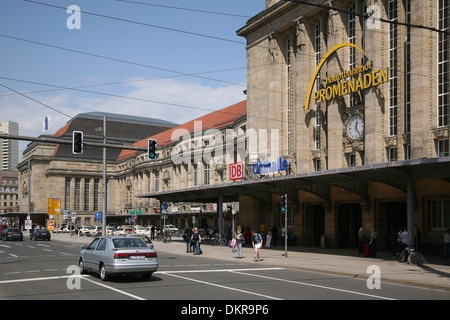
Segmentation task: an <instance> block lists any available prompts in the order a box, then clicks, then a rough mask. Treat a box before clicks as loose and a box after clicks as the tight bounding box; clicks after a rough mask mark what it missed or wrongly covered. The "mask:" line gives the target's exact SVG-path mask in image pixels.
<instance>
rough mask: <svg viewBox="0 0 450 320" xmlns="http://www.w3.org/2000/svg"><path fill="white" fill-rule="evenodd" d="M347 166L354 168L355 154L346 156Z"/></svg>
mask: <svg viewBox="0 0 450 320" xmlns="http://www.w3.org/2000/svg"><path fill="white" fill-rule="evenodd" d="M348 166H349V167H356V154H354V153H352V154H349V155H348Z"/></svg>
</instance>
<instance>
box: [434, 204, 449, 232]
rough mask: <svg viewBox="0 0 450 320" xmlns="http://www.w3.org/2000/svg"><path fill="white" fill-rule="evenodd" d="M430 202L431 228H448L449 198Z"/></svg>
mask: <svg viewBox="0 0 450 320" xmlns="http://www.w3.org/2000/svg"><path fill="white" fill-rule="evenodd" d="M430 202H431V208H430V210H431V225H432V228H433V229H447V228H450V200H448V199H445V200H431V201H430Z"/></svg>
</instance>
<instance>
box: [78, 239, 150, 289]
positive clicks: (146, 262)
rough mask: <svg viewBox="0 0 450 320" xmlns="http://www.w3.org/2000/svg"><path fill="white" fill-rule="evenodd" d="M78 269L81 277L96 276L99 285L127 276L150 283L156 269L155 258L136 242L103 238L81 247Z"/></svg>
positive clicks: (142, 243)
mask: <svg viewBox="0 0 450 320" xmlns="http://www.w3.org/2000/svg"><path fill="white" fill-rule="evenodd" d="M78 265H79V267H80V271H81V273H87V272H88V271H93V272H96V273H98V274H99V275H100V279H102V280H103V281H104V280H107V279H108V277H109V276H110V275H113V274H130V273H140V274H142V275H143V277H144V278H145V279H150V277H151V276H152V273H153V272H155V271H156V270H157V269H158V256H157V254H156V251H155V250H154V249H151V248H149V247H148V246H147V245H146V244H145V242H144V241H142V239H140V238H137V237H124V236H106V237H98V238H95V239H94V240H93V241H92V242H91V244H89V245H88V246H83V247H82V250H81V252H80V259H79V261H78Z"/></svg>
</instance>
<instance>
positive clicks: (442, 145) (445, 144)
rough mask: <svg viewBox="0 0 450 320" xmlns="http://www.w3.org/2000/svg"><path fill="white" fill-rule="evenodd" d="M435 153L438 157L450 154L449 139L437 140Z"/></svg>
mask: <svg viewBox="0 0 450 320" xmlns="http://www.w3.org/2000/svg"><path fill="white" fill-rule="evenodd" d="M437 155H438V157H448V156H449V155H450V151H449V140H447V139H446V140H438V141H437Z"/></svg>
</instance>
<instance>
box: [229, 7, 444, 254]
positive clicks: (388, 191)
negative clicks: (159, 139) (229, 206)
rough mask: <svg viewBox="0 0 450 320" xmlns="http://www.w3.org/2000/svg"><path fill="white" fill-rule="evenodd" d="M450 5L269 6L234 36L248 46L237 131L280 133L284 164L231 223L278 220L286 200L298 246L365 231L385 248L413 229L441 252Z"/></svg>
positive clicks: (342, 240) (346, 240) (348, 241)
mask: <svg viewBox="0 0 450 320" xmlns="http://www.w3.org/2000/svg"><path fill="white" fill-rule="evenodd" d="M330 6H331V7H333V8H334V9H333V8H330ZM449 6H450V3H449V1H443V0H440V1H434V0H425V1H418V0H382V1H379V0H366V1H308V3H305V1H298V2H297V1H295V0H294V1H279V0H278V1H277V0H267V1H266V10H264V11H262V12H261V13H259V14H258V15H256V16H255V17H253V18H251V19H250V20H249V21H248V22H247V24H246V25H245V26H243V27H242V28H241V29H239V30H238V31H237V34H238V35H239V36H242V37H244V38H245V39H246V40H247V69H248V71H247V72H248V77H247V85H248V90H247V97H248V101H247V103H248V108H247V109H248V110H247V127H248V128H249V129H254V130H257V131H258V130H260V129H261V130H269V131H271V130H278V131H279V137H280V138H279V141H278V144H279V154H280V155H281V156H282V157H283V159H287V160H288V161H289V165H290V172H289V174H288V176H287V177H285V178H283V179H280V180H284V181H285V182H284V183H279V184H274V183H273V182H268V186H271V187H270V188H269V189H268V191H269V192H268V194H267V196H265V197H264V198H265V199H255V198H252V199H246V197H245V196H243V197H241V203H240V208H241V212H240V214H241V218H242V220H244V221H241V223H244V224H250V225H253V226H258V225H259V224H262V223H264V224H268V225H277V226H279V225H281V224H283V219H282V217H281V215H280V213H279V210H278V209H277V204H278V202H279V198H280V195H281V194H288V204H289V211H288V225H287V227H288V233H289V234H291V235H292V236H293V237H294V238H295V243H296V244H299V245H305V246H310V245H315V246H317V245H319V243H320V240H321V238H322V236H325V237H326V238H327V243H328V245H330V246H332V247H343V248H345V247H354V246H355V245H356V241H357V238H356V234H357V231H358V229H359V228H360V227H364V228H365V229H366V232H367V236H369V235H370V229H372V228H374V229H375V230H376V231H377V233H378V240H379V245H380V247H381V248H385V247H387V245H388V232H389V230H390V227H395V228H396V229H399V228H405V227H406V228H407V229H408V231H409V234H410V242H413V241H414V238H413V236H414V230H416V232H417V230H420V233H421V241H422V242H423V243H424V244H436V245H438V246H439V248H441V244H442V242H443V240H442V239H443V238H442V237H443V236H442V235H443V232H444V230H445V229H446V228H449V227H450V180H449V177H450V171H449V169H450V163H449V160H450V158H449V120H450V119H449V112H450V109H449V103H450V93H449V89H450V82H449V81H450V73H449V72H450V41H449V31H450V24H449V22H450V15H449ZM378 18H381V19H382V20H381V21H380V20H379V19H378ZM419 25H420V26H426V27H428V28H420V27H417V26H419ZM275 132H276V131H275ZM267 149H270V147H268V148H267ZM258 156H259V155H258ZM263 156H266V157H267V156H269V157H270V155H263ZM272 160H273V159H272ZM259 161H261V160H259ZM281 174H284V173H281ZM286 174H287V173H286ZM274 176H276V175H274ZM264 179H265V177H264V176H263V177H262V180H264ZM266 179H268V180H270V178H269V177H267V178H266ZM269 195H271V196H269ZM243 201H244V202H245V203H251V205H250V204H247V205H244V204H243V203H242V202H243ZM244 208H246V210H248V211H249V212H248V213H247V212H246V213H245V214H244V213H243V209H244Z"/></svg>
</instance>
